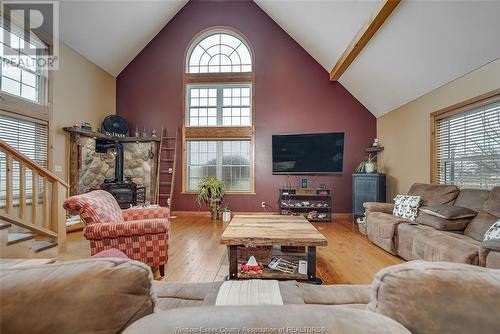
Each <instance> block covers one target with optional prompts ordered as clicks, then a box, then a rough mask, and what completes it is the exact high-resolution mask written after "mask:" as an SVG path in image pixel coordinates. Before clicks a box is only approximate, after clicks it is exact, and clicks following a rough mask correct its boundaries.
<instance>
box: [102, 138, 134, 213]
mask: <svg viewBox="0 0 500 334" xmlns="http://www.w3.org/2000/svg"><path fill="white" fill-rule="evenodd" d="M111 149H114V150H115V152H116V157H115V178H114V179H113V180H105V181H104V183H103V184H101V185H100V186H99V189H102V190H106V191H107V192H109V193H110V194H111V195H113V197H114V198H115V199H116V201H117V202H118V205H120V208H122V209H128V208H130V206H131V205H137V190H138V187H137V185H136V184H135V183H134V182H132V180H127V181H123V145H122V143H119V142H112V141H106V140H96V145H95V150H96V152H98V153H106V152H108V151H109V150H111ZM140 188H143V187H140Z"/></svg>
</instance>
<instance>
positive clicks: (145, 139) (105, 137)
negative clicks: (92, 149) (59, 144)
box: [63, 127, 160, 143]
mask: <svg viewBox="0 0 500 334" xmlns="http://www.w3.org/2000/svg"><path fill="white" fill-rule="evenodd" d="M63 130H64V131H66V132H69V133H71V134H74V135H79V136H84V137H90V138H94V139H101V140H109V141H116V142H120V143H133V142H139V143H145V142H152V141H154V142H160V138H158V137H115V136H110V135H107V134H104V133H100V132H94V131H86V130H82V129H81V128H76V127H65V128H63Z"/></svg>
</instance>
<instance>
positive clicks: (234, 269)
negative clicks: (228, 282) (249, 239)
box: [227, 245, 238, 279]
mask: <svg viewBox="0 0 500 334" xmlns="http://www.w3.org/2000/svg"><path fill="white" fill-rule="evenodd" d="M237 251H238V246H236V245H229V246H227V254H228V256H229V276H228V277H227V279H237V278H238V254H237Z"/></svg>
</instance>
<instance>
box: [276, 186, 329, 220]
mask: <svg viewBox="0 0 500 334" xmlns="http://www.w3.org/2000/svg"><path fill="white" fill-rule="evenodd" d="M332 207H333V199H332V192H331V190H330V189H293V188H292V189H286V188H285V189H280V190H279V199H278V213H279V214H280V215H295V216H298V215H303V216H305V217H306V218H307V219H308V220H309V221H310V222H324V223H331V222H332ZM312 211H316V212H317V213H318V214H319V215H325V217H316V218H311V217H309V218H308V215H309V213H311V212H312Z"/></svg>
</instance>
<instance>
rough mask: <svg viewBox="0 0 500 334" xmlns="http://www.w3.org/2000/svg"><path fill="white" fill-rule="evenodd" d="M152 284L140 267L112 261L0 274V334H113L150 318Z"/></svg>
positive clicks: (153, 298) (149, 275) (94, 260)
mask: <svg viewBox="0 0 500 334" xmlns="http://www.w3.org/2000/svg"><path fill="white" fill-rule="evenodd" d="M152 280H153V277H152V273H151V269H150V268H149V267H148V266H146V265H145V264H143V263H141V262H137V261H131V260H125V259H116V258H92V259H86V260H79V261H68V262H60V263H54V264H46V265H39V266H32V267H25V268H18V269H13V268H11V269H2V270H0V281H1V283H2V284H0V290H1V291H0V292H1V296H2V297H1V298H0V303H1V305H0V308H1V310H2V311H1V312H0V324H1V327H0V332H1V333H34V332H37V333H51V334H58V333H61V334H63V333H64V334H67V333H100V334H107V333H109V334H111V333H118V332H120V331H122V330H123V329H124V328H125V327H127V326H128V325H130V324H131V323H132V322H134V321H135V320H137V319H140V318H142V317H144V316H146V315H148V314H150V313H153V309H154V306H155V304H156V295H155V293H154V290H153V288H152Z"/></svg>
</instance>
